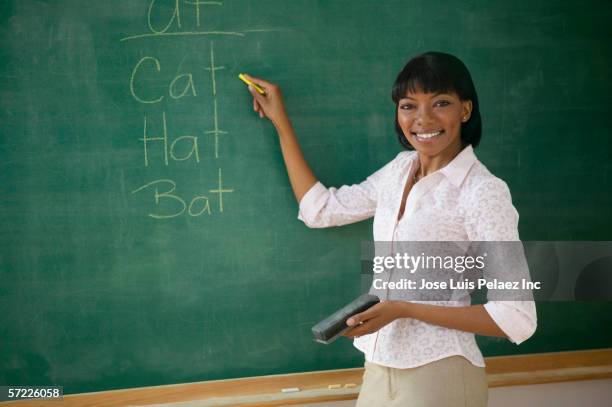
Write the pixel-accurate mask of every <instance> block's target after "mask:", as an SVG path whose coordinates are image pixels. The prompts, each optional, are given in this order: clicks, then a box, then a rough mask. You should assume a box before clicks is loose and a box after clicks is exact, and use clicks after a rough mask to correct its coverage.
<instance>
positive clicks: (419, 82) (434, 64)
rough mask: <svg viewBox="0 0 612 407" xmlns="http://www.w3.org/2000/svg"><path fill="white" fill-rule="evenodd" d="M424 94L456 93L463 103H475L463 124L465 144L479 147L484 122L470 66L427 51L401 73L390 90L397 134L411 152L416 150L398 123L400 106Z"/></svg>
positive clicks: (415, 58) (414, 59)
mask: <svg viewBox="0 0 612 407" xmlns="http://www.w3.org/2000/svg"><path fill="white" fill-rule="evenodd" d="M417 91H421V92H425V93H438V92H440V93H449V92H454V93H456V94H457V95H458V96H459V99H461V100H462V101H466V100H471V101H472V113H471V115H470V118H469V120H468V121H467V122H465V123H461V141H462V143H463V145H464V146H465V145H468V144H471V145H472V147H476V146H478V143H479V142H480V137H481V135H482V121H481V119H480V107H479V105H478V95H476V89H475V88H474V83H473V82H472V77H471V75H470V72H469V71H468V69H467V67H466V66H465V64H464V63H463V62H461V60H459V58H457V57H454V56H452V55H450V54H445V53H443V52H433V51H432V52H426V53H424V54H421V55H418V56H416V57H414V58H412V59H411V60H410V61H408V63H407V64H406V65H405V66H404V68H403V69H402V70H401V72H400V73H399V75H397V79H395V83H394V84H393V90H392V91H391V99H393V101H394V102H395V106H396V109H395V131H396V132H397V136H398V138H399V142H400V143H401V144H402V146H404V147H405V148H407V149H408V150H414V147H412V146H411V145H410V143H409V142H408V140H407V139H406V136H405V135H404V133H403V132H402V129H401V128H400V126H399V123H398V121H397V105H398V103H399V100H400V99H402V98H404V97H405V96H406V93H407V92H411V93H415V92H417Z"/></svg>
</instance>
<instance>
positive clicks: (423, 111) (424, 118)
mask: <svg viewBox="0 0 612 407" xmlns="http://www.w3.org/2000/svg"><path fill="white" fill-rule="evenodd" d="M415 120H416V122H417V123H427V122H429V121H430V120H431V112H430V111H429V109H427V108H419V109H417V112H416V118H415Z"/></svg>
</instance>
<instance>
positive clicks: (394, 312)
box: [344, 301, 407, 338]
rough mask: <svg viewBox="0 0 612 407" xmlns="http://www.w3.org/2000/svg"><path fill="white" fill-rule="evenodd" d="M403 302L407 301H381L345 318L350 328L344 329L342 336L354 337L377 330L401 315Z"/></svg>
mask: <svg viewBox="0 0 612 407" xmlns="http://www.w3.org/2000/svg"><path fill="white" fill-rule="evenodd" d="M404 304H407V303H401V302H399V301H383V302H380V303H378V304H376V305H374V306H373V307H372V308H369V309H367V310H365V311H364V312H361V313H359V314H355V315H353V316H352V317H350V318H349V319H347V320H346V324H347V325H348V326H350V327H352V328H351V329H349V330H348V331H346V332H345V333H344V336H347V337H349V338H356V337H359V336H362V335H367V334H371V333H373V332H376V331H378V330H379V329H380V328H382V327H383V326H385V325H387V324H389V323H390V322H392V321H394V320H396V319H397V318H400V317H401V315H402V312H401V308H402V307H403V306H404Z"/></svg>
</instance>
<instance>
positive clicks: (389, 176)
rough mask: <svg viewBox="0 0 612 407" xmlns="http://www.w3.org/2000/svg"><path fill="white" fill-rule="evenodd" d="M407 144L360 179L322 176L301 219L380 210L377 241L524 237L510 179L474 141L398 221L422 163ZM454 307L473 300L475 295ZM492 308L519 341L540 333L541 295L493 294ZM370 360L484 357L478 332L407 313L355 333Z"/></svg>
mask: <svg viewBox="0 0 612 407" xmlns="http://www.w3.org/2000/svg"><path fill="white" fill-rule="evenodd" d="M417 160H418V155H417V153H416V152H414V151H405V152H401V153H399V154H398V155H397V157H396V158H395V159H393V160H392V161H391V162H389V163H388V164H387V165H385V166H384V167H383V168H381V169H380V170H378V171H377V172H375V173H374V174H372V175H371V176H369V177H368V178H367V179H366V180H365V181H363V182H362V183H360V184H357V185H350V186H347V185H345V186H342V187H341V188H338V189H336V188H333V187H330V188H326V187H325V186H323V185H322V184H321V183H320V182H318V183H316V184H315V185H314V186H313V187H312V188H311V189H310V190H309V191H308V192H307V193H306V195H304V197H303V198H302V200H301V201H300V210H299V216H298V218H299V219H300V220H302V221H303V222H304V223H305V224H306V225H307V226H309V227H312V228H323V227H329V226H341V225H346V224H349V223H354V222H358V221H361V220H364V219H367V218H370V217H372V216H373V217H374V241H379V242H382V241H396V242H397V241H451V242H456V241H517V240H519V236H518V213H517V211H516V210H515V208H514V206H513V205H512V199H511V197H510V192H509V190H508V187H507V185H506V183H505V182H503V181H502V180H500V179H499V178H497V177H495V176H494V175H492V174H491V173H490V172H489V171H488V170H487V168H486V167H485V166H484V165H483V164H482V163H481V162H480V161H478V159H477V158H476V156H475V155H474V151H473V149H472V147H471V146H467V147H466V148H464V149H463V151H461V153H459V154H458V155H457V156H456V157H455V158H454V159H453V161H451V162H450V163H449V164H448V165H446V166H445V167H443V168H441V169H439V170H438V171H436V172H434V173H431V174H429V175H428V176H426V177H424V178H422V179H421V180H420V181H419V182H418V183H416V184H415V185H414V186H413V187H412V189H411V190H410V193H409V194H408V197H407V200H406V207H405V210H404V215H403V217H402V218H401V219H400V220H399V221H398V220H397V218H398V213H399V209H400V205H401V201H402V195H403V192H404V187H405V185H406V181H407V180H408V177H411V176H413V174H414V172H415V171H416V169H417V167H418V162H417ZM444 305H447V306H466V305H470V298H469V296H468V297H466V298H463V299H462V300H460V301H452V302H451V301H449V302H447V303H445V304H444ZM484 307H485V309H486V310H487V312H488V313H489V315H490V316H491V318H492V319H493V320H494V321H495V322H496V323H497V325H498V326H499V327H500V328H501V329H502V330H503V331H504V332H505V333H506V335H507V336H508V338H509V339H510V340H511V341H512V342H514V343H516V344H519V343H521V342H523V341H525V340H526V339H528V338H529V337H530V336H531V335H533V333H534V332H535V329H536V325H537V318H536V309H535V304H534V302H533V301H488V302H487V303H486V304H484ZM354 345H355V347H357V348H358V349H359V350H361V351H362V352H364V354H365V357H366V360H367V361H369V362H373V363H377V364H380V365H383V366H389V367H394V368H410V367H416V366H421V365H423V364H426V363H429V362H432V361H436V360H439V359H442V358H445V357H448V356H452V355H461V356H464V357H465V358H467V359H468V360H469V361H470V362H471V363H472V364H474V365H476V366H484V359H483V356H482V353H481V352H480V349H479V348H478V346H477V344H476V340H475V337H474V334H473V333H469V332H464V331H459V330H456V329H449V328H444V327H441V326H438V325H432V324H429V323H426V322H423V321H420V320H416V319H412V318H400V319H396V320H395V321H393V322H391V323H390V324H388V325H386V326H385V327H383V328H382V329H380V330H379V331H378V332H376V333H373V334H370V335H364V336H361V337H359V338H356V339H355V340H354Z"/></svg>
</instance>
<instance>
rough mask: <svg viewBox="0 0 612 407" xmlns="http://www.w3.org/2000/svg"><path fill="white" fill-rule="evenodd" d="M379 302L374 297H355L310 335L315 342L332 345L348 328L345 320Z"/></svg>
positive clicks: (317, 326) (313, 329)
mask: <svg viewBox="0 0 612 407" xmlns="http://www.w3.org/2000/svg"><path fill="white" fill-rule="evenodd" d="M379 302H380V299H379V298H378V297H377V296H375V295H370V294H363V295H361V296H359V297H357V298H356V299H355V300H353V301H352V302H351V303H349V304H347V305H345V306H344V307H342V308H340V309H339V310H338V311H336V312H334V313H333V314H331V315H330V316H328V317H327V318H325V319H324V320H322V321H321V322H319V323H318V324H316V325H315V326H313V327H312V334H313V335H314V337H315V340H316V341H317V342H320V343H324V344H326V345H327V344H330V343H332V342H333V341H335V340H336V339H337V338H338V337H339V336H340V335H342V334H343V333H344V332H345V331H346V330H347V329H348V328H349V326H348V325H347V324H346V320H347V319H349V318H350V317H352V316H353V315H355V314H359V313H360V312H363V311H365V310H367V309H368V308H370V307H372V306H374V305H376V304H378V303H379Z"/></svg>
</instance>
